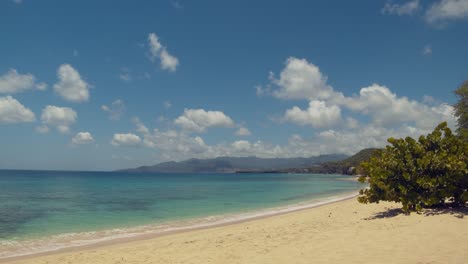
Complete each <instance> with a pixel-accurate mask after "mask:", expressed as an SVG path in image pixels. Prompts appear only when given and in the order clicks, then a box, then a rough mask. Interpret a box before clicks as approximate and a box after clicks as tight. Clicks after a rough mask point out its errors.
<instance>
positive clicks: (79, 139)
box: [71, 132, 94, 145]
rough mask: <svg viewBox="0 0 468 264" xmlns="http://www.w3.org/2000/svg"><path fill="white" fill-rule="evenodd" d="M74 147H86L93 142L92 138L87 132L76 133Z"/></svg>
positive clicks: (73, 140)
mask: <svg viewBox="0 0 468 264" xmlns="http://www.w3.org/2000/svg"><path fill="white" fill-rule="evenodd" d="M71 141H72V143H73V144H74V145H86V144H90V143H93V142H94V138H93V136H92V135H91V133H89V132H78V133H77V134H76V135H75V136H74V137H73V138H72V140H71Z"/></svg>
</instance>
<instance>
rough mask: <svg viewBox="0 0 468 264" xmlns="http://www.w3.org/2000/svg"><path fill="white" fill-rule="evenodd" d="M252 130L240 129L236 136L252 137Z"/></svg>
mask: <svg viewBox="0 0 468 264" xmlns="http://www.w3.org/2000/svg"><path fill="white" fill-rule="evenodd" d="M250 134H251V133H250V130H249V129H248V128H246V127H240V128H239V129H238V130H237V131H236V135H237V136H241V137H242V136H250Z"/></svg>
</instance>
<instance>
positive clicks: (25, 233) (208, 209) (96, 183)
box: [0, 170, 363, 258]
mask: <svg viewBox="0 0 468 264" xmlns="http://www.w3.org/2000/svg"><path fill="white" fill-rule="evenodd" d="M346 178H348V179H346ZM361 188H363V186H362V184H360V183H357V182H354V181H350V180H349V176H343V175H320V174H142V173H118V172H62V171H7V170H4V171H0V258H4V257H9V256H14V255H23V254H30V253H35V252H40V251H46V250H51V249H57V248H63V247H67V246H73V245H81V244H86V243H92V242H97V241H102V240H105V239H110V238H115V237H125V236H130V235H138V234H146V233H156V232H162V231H165V230H169V229H177V228H181V227H184V226H189V225H206V224H209V223H210V222H222V221H225V220H226V219H231V220H232V219H241V218H242V217H245V218H248V217H249V216H253V215H256V216H258V215H259V214H264V213H265V214H267V213H268V212H270V213H271V212H275V210H284V208H292V207H293V206H298V205H305V204H312V203H316V202H320V201H321V202H323V201H326V200H327V199H339V198H340V197H344V196H349V195H352V194H354V193H356V192H357V191H358V190H359V189H361Z"/></svg>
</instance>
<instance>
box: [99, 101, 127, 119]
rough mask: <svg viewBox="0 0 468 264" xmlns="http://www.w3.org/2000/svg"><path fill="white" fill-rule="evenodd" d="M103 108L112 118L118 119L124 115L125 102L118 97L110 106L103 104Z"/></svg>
mask: <svg viewBox="0 0 468 264" xmlns="http://www.w3.org/2000/svg"><path fill="white" fill-rule="evenodd" d="M101 109H102V110H103V111H104V112H106V113H108V114H109V119H110V120H113V121H117V120H120V118H121V117H122V115H123V114H124V113H125V103H124V102H123V101H122V100H121V99H117V100H115V101H114V102H112V103H111V104H110V105H109V106H108V105H102V106H101Z"/></svg>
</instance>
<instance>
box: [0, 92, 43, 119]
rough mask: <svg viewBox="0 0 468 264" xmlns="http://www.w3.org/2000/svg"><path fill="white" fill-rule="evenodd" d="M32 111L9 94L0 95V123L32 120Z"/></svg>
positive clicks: (33, 117) (34, 117) (33, 116)
mask: <svg viewBox="0 0 468 264" xmlns="http://www.w3.org/2000/svg"><path fill="white" fill-rule="evenodd" d="M34 120H36V116H35V115H34V113H33V112H32V111H31V110H30V109H28V108H26V107H25V106H24V105H22V104H21V103H20V102H18V101H17V100H16V99H15V98H13V97H11V96H6V97H0V124H1V123H21V122H33V121H34Z"/></svg>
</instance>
